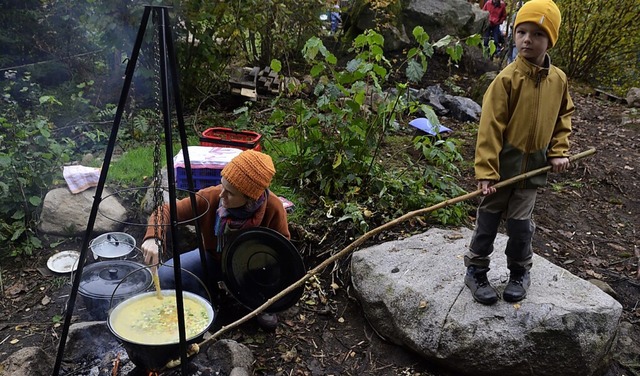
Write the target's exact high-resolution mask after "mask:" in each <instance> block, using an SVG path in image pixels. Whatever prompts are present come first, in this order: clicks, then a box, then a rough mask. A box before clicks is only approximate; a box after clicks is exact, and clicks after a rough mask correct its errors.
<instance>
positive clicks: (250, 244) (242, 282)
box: [222, 227, 305, 313]
mask: <svg viewBox="0 0 640 376" xmlns="http://www.w3.org/2000/svg"><path fill="white" fill-rule="evenodd" d="M222 272H223V274H224V280H225V284H226V285H227V289H228V290H229V292H231V294H233V296H234V297H235V298H236V299H237V300H238V301H239V302H240V303H242V304H243V305H245V306H246V307H248V308H250V309H256V308H257V307H259V306H261V305H262V304H264V303H265V302H266V301H267V300H268V299H270V298H272V297H273V296H275V295H276V294H278V293H279V292H281V291H282V290H284V289H285V288H287V287H289V286H290V285H292V284H293V283H295V282H296V281H298V280H299V279H300V278H302V277H303V276H304V274H305V267H304V262H303V260H302V257H301V256H300V254H299V253H298V250H297V249H296V247H295V246H294V245H293V244H291V242H290V241H289V240H288V239H287V238H285V237H284V236H282V234H280V233H278V232H277V231H274V230H271V229H269V228H266V227H254V228H250V229H246V230H243V231H242V232H241V233H239V234H238V235H237V236H236V237H235V238H234V239H233V240H232V241H231V242H230V243H229V245H228V246H227V247H226V248H225V250H224V252H223V253H222ZM303 292H304V286H300V287H299V288H297V289H295V290H293V291H292V292H290V293H288V294H287V295H285V296H284V297H282V298H280V299H278V300H277V301H276V302H274V303H273V304H271V305H270V306H269V307H268V308H266V309H265V312H270V313H274V312H279V311H283V310H285V309H287V308H289V307H291V306H293V305H294V304H295V303H296V302H297V301H298V300H299V299H300V297H301V296H302V293H303Z"/></svg>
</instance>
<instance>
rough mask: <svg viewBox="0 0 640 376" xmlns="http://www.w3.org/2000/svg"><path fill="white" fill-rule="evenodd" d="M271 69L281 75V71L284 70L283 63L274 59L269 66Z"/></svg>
mask: <svg viewBox="0 0 640 376" xmlns="http://www.w3.org/2000/svg"><path fill="white" fill-rule="evenodd" d="M269 67H270V68H271V70H272V71H274V72H276V73H280V71H281V70H282V63H281V62H280V60H278V59H273V60H271V64H269Z"/></svg>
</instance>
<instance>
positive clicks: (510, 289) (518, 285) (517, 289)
mask: <svg viewBox="0 0 640 376" xmlns="http://www.w3.org/2000/svg"><path fill="white" fill-rule="evenodd" d="M530 285H531V276H530V275H529V271H528V270H527V271H523V272H511V274H510V275H509V282H508V283H507V287H505V288H504V292H503V293H502V298H503V299H504V300H505V301H507V302H511V303H513V302H519V301H521V300H522V299H524V298H525V297H526V296H527V289H529V286H530Z"/></svg>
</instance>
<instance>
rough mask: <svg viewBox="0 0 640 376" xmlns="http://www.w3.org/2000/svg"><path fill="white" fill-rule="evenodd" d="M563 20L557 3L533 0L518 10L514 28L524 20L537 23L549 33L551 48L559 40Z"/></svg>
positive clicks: (546, 0)
mask: <svg viewBox="0 0 640 376" xmlns="http://www.w3.org/2000/svg"><path fill="white" fill-rule="evenodd" d="M561 21H562V16H561V15H560V9H558V6H557V5H556V3H554V2H553V1H551V0H531V1H528V2H526V3H524V5H523V6H522V8H520V10H519V11H518V14H517V15H516V21H515V22H514V24H513V28H514V29H515V28H516V27H518V25H519V24H521V23H523V22H534V23H536V24H537V25H538V26H540V27H541V28H542V29H543V30H544V31H545V32H546V33H547V36H548V37H549V43H550V46H549V48H551V47H553V46H554V45H555V44H556V42H557V41H558V34H559V32H560V22H561Z"/></svg>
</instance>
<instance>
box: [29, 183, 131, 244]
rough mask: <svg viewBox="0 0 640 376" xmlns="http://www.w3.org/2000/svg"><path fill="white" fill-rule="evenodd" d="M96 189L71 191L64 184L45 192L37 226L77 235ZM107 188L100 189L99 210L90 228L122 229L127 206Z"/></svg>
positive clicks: (49, 231) (85, 221) (86, 219)
mask: <svg viewBox="0 0 640 376" xmlns="http://www.w3.org/2000/svg"><path fill="white" fill-rule="evenodd" d="M95 193H96V189H95V188H90V189H87V190H86V191H83V192H80V193H78V194H72V193H71V192H70V191H69V189H67V188H55V189H53V190H51V191H49V192H48V193H47V195H46V196H45V198H44V203H43V206H42V214H41V217H40V223H39V224H38V228H39V230H40V231H42V232H44V233H47V234H54V235H61V236H79V235H82V234H84V233H85V231H86V229H87V225H88V222H89V214H90V212H91V209H92V207H93V201H94V197H95ZM110 195H111V192H110V191H109V190H108V189H106V188H105V189H104V190H103V194H102V197H103V199H102V202H101V203H100V212H99V213H98V215H97V216H96V221H95V224H94V226H93V231H94V232H96V233H105V232H111V231H118V230H119V229H121V228H122V227H123V226H122V223H121V222H123V221H125V220H126V219H127V210H126V209H125V208H124V207H123V206H122V204H120V201H119V200H118V199H117V198H116V197H115V196H110Z"/></svg>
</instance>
